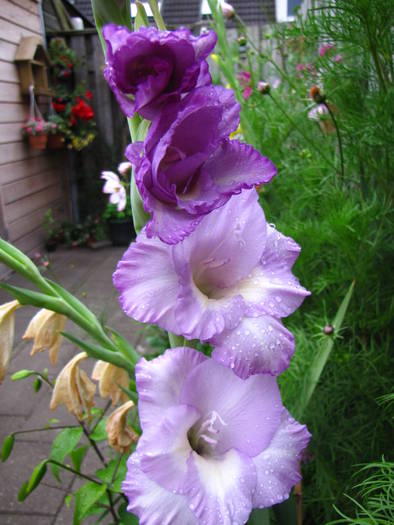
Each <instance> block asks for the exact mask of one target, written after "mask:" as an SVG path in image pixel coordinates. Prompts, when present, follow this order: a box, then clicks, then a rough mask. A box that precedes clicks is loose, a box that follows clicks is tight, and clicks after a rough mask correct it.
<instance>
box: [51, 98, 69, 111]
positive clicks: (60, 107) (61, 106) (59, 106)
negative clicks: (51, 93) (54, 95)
mask: <svg viewBox="0 0 394 525" xmlns="http://www.w3.org/2000/svg"><path fill="white" fill-rule="evenodd" d="M61 100H62V99H59V101H56V100H54V101H53V102H52V107H53V109H54V110H55V111H56V112H57V113H64V112H65V111H66V107H67V105H66V104H65V103H64V102H61Z"/></svg>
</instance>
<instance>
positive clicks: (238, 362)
mask: <svg viewBox="0 0 394 525" xmlns="http://www.w3.org/2000/svg"><path fill="white" fill-rule="evenodd" d="M257 199H258V196H257V193H256V191H255V190H247V191H243V192H242V193H241V194H240V195H235V196H233V197H232V198H231V199H230V200H229V201H228V203H227V204H225V205H224V206H222V207H221V208H219V209H217V210H214V211H213V212H212V213H210V214H209V215H206V216H205V217H204V219H203V220H202V221H201V223H200V224H199V225H198V226H197V228H196V229H195V231H194V232H193V233H192V234H191V235H189V236H188V237H187V238H186V239H185V240H184V241H182V242H180V243H178V244H176V245H169V244H166V243H163V242H161V241H160V240H159V239H156V238H152V239H149V238H147V236H146V234H145V231H144V230H143V231H142V232H141V233H140V234H139V236H138V237H137V242H136V243H133V244H132V245H131V246H130V248H129V249H128V250H127V251H126V253H125V254H124V256H123V258H122V260H121V261H120V262H119V263H118V267H117V270H116V272H115V274H114V284H115V286H116V288H117V289H118V291H119V293H120V302H121V305H122V308H123V310H124V311H125V312H126V314H127V315H129V316H130V317H133V318H134V319H137V321H141V322H145V323H157V324H158V325H159V326H161V327H162V328H164V329H165V330H168V331H169V332H172V333H175V334H179V335H183V336H184V337H186V338H187V339H200V340H202V341H209V342H211V343H212V344H213V345H214V346H215V350H214V352H213V354H212V356H213V357H214V359H216V360H217V361H220V362H221V363H223V364H225V365H226V366H228V367H230V368H232V369H233V370H234V372H235V373H236V374H237V375H239V376H240V377H242V378H247V377H249V376H250V375H252V374H259V373H269V374H274V375H276V374H280V373H281V372H283V370H285V368H287V367H288V366H289V362H290V358H291V356H292V355H293V352H294V338H293V336H292V334H291V333H290V332H289V331H288V330H287V329H286V328H285V327H284V326H283V324H282V323H281V321H280V319H281V318H282V317H286V316H288V315H290V314H291V313H292V312H294V310H296V308H298V307H299V306H300V304H301V303H302V301H303V300H304V298H305V297H306V296H307V295H309V292H308V291H307V290H305V288H303V287H302V286H300V284H299V282H298V280H297V279H296V278H295V277H294V275H293V274H292V272H291V268H292V266H293V264H294V262H295V260H296V259H297V257H298V254H299V252H300V247H299V246H298V245H297V244H296V243H295V242H294V241H293V240H292V239H290V238H289V237H285V236H284V235H282V234H281V233H279V232H278V231H277V230H276V229H275V228H273V227H272V226H270V225H268V224H267V223H266V221H265V217H264V212H263V210H262V209H261V206H260V205H259V203H258V202H257Z"/></svg>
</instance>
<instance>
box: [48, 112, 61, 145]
mask: <svg viewBox="0 0 394 525" xmlns="http://www.w3.org/2000/svg"><path fill="white" fill-rule="evenodd" d="M47 124H48V126H47V127H48V148H49V149H61V148H63V147H64V138H63V134H62V133H61V132H60V129H59V126H58V125H57V123H56V122H55V121H54V120H52V117H49V119H48V123H47Z"/></svg>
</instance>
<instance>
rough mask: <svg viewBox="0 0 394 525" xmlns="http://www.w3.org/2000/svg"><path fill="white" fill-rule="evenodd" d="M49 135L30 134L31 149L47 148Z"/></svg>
mask: <svg viewBox="0 0 394 525" xmlns="http://www.w3.org/2000/svg"><path fill="white" fill-rule="evenodd" d="M47 140H48V137H47V135H29V145H30V147H31V149H45V148H46V147H47Z"/></svg>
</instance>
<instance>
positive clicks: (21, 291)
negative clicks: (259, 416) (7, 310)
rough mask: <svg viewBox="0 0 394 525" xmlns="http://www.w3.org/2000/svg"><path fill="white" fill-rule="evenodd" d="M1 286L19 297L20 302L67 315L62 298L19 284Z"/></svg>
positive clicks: (0, 285)
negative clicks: (22, 286) (20, 286)
mask: <svg viewBox="0 0 394 525" xmlns="http://www.w3.org/2000/svg"><path fill="white" fill-rule="evenodd" d="M0 288H2V289H3V290H5V291H6V292H8V293H10V294H11V295H13V296H14V297H15V299H17V300H18V301H19V302H20V304H30V305H31V306H37V307H38V308H46V309H48V310H52V311H54V312H58V313H60V314H64V315H67V307H66V305H65V304H64V301H63V300H62V299H58V298H56V297H51V296H50V295H46V294H43V293H39V292H34V291H33V290H28V289H27V288H19V287H18V286H11V285H9V284H4V283H2V284H0Z"/></svg>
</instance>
